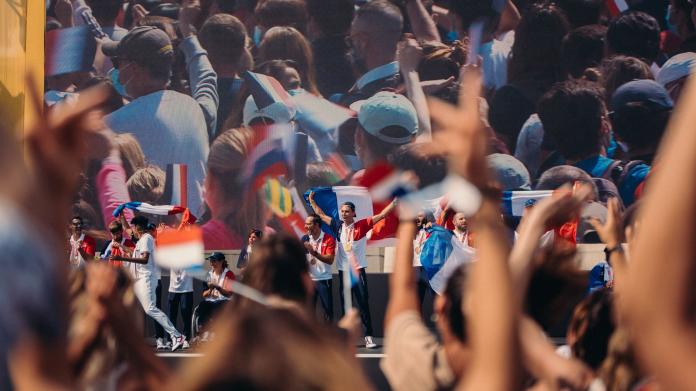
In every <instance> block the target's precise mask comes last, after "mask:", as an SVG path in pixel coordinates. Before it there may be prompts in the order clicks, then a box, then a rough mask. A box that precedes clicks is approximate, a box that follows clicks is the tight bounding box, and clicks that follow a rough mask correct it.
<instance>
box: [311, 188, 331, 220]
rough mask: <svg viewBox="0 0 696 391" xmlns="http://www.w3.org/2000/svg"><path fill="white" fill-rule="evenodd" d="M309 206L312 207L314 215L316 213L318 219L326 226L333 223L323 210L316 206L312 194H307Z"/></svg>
mask: <svg viewBox="0 0 696 391" xmlns="http://www.w3.org/2000/svg"><path fill="white" fill-rule="evenodd" d="M309 205H310V206H311V207H312V210H313V211H314V213H316V214H317V215H318V216H319V218H320V219H321V221H322V222H324V224H326V225H329V226H330V225H331V222H332V221H333V218H332V217H331V216H329V215H327V214H326V213H324V211H323V210H321V208H320V207H319V205H317V203H316V201H314V192H313V191H312V192H310V193H309Z"/></svg>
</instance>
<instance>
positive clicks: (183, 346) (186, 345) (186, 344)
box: [181, 339, 191, 349]
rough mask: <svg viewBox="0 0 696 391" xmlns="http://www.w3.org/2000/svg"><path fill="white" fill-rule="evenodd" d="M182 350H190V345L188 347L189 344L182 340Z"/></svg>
mask: <svg viewBox="0 0 696 391" xmlns="http://www.w3.org/2000/svg"><path fill="white" fill-rule="evenodd" d="M181 348H182V349H190V348H191V345H189V342H188V341H187V340H185V339H184V343H182V344H181Z"/></svg>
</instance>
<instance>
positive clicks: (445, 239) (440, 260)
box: [420, 225, 476, 295]
mask: <svg viewBox="0 0 696 391" xmlns="http://www.w3.org/2000/svg"><path fill="white" fill-rule="evenodd" d="M428 231H429V232H428V235H429V236H428V238H427V239H426V240H425V243H423V248H422V250H421V254H420V261H421V264H422V265H423V269H424V270H425V272H426V274H427V276H428V280H429V282H430V286H431V287H432V288H433V290H434V291H435V292H436V293H437V294H439V295H441V294H443V293H444V291H445V287H446V286H447V280H448V279H449V277H450V276H451V275H452V273H454V271H455V270H457V268H459V267H460V266H462V265H464V264H466V263H469V262H472V261H473V260H474V257H475V256H476V252H475V250H474V249H473V248H471V247H469V246H466V245H463V244H461V243H459V241H457V240H456V237H455V236H454V234H453V233H452V232H451V231H449V230H447V229H445V228H443V227H441V226H439V225H434V226H432V227H431V228H430V229H429V230H428Z"/></svg>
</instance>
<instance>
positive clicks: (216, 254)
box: [207, 251, 225, 261]
mask: <svg viewBox="0 0 696 391" xmlns="http://www.w3.org/2000/svg"><path fill="white" fill-rule="evenodd" d="M207 259H208V260H209V261H224V260H225V254H223V253H221V252H218V251H216V252H214V253H212V254H210V255H209V256H208V258H207Z"/></svg>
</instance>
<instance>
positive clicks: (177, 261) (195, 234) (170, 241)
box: [155, 226, 203, 269]
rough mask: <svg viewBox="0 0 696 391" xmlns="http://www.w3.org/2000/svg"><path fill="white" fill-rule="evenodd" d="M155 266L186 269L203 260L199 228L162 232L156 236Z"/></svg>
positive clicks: (201, 235)
mask: <svg viewBox="0 0 696 391" xmlns="http://www.w3.org/2000/svg"><path fill="white" fill-rule="evenodd" d="M155 260H156V261H157V264H158V265H159V266H161V267H163V268H168V269H187V268H189V267H192V266H196V265H200V264H201V263H202V260H203V231H202V230H201V229H200V228H199V227H195V226H193V227H190V228H189V229H185V230H172V229H168V230H164V231H161V232H159V233H158V235H157V257H155Z"/></svg>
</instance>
